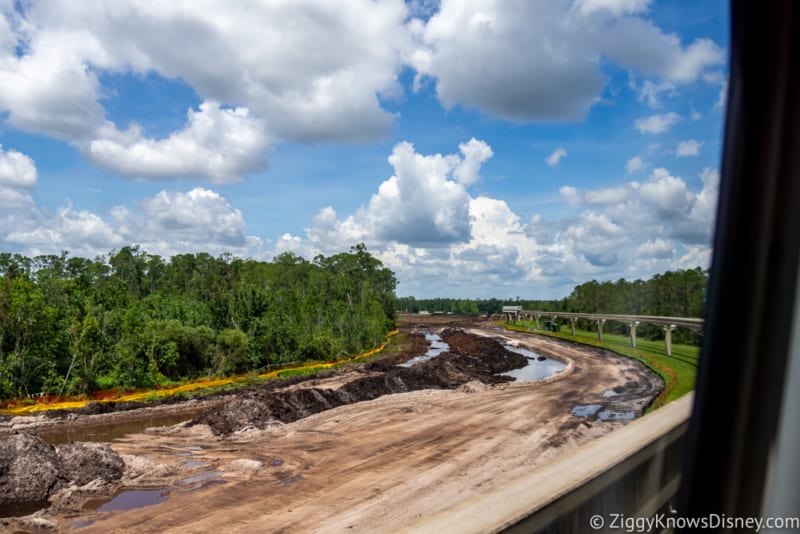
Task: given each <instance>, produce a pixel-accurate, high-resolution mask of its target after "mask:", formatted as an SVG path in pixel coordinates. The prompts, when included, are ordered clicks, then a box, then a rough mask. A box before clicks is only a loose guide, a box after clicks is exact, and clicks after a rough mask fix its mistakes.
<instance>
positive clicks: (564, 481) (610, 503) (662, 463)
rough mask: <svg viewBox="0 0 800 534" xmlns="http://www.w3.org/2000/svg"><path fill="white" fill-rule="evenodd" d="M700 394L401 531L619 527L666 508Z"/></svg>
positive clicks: (432, 533) (564, 530)
mask: <svg viewBox="0 0 800 534" xmlns="http://www.w3.org/2000/svg"><path fill="white" fill-rule="evenodd" d="M693 397H694V394H693V393H689V394H687V395H684V396H683V397H681V398H680V399H678V400H677V401H674V402H672V403H670V404H667V405H666V406H664V407H662V408H660V409H658V410H656V411H654V412H651V413H649V414H647V415H645V416H643V417H641V418H639V419H636V420H634V421H632V422H630V423H628V424H627V425H625V426H623V427H620V428H618V429H616V430H614V431H612V432H610V433H608V434H606V435H604V436H602V437H600V438H598V439H595V440H593V441H590V442H588V443H586V444H585V445H583V446H581V447H579V448H577V449H574V450H572V451H568V452H566V453H564V454H562V455H561V456H559V457H557V458H554V459H552V460H551V461H549V462H547V463H546V464H544V465H542V466H541V467H538V468H536V469H534V470H533V471H531V472H530V473H528V474H527V475H524V476H522V477H520V478H518V479H515V480H512V481H510V482H507V483H505V484H502V485H500V486H498V487H497V488H495V489H493V490H490V491H488V492H487V493H483V494H480V495H477V496H475V497H473V498H471V499H469V500H467V501H465V502H463V503H461V504H459V505H457V506H455V507H453V508H450V509H448V510H445V511H443V512H441V513H439V514H437V515H434V516H432V517H430V518H427V519H423V520H422V521H421V522H419V523H417V524H415V525H413V526H411V527H410V528H408V529H407V530H405V531H403V532H409V533H410V532H414V533H417V534H419V533H429V534H441V533H442V532H459V533H487V532H510V533H526V534H528V533H538V532H562V533H576V534H578V533H580V534H583V533H586V532H614V531H619V530H620V529H619V528H616V529H615V528H613V522H614V521H615V520H616V521H619V520H620V518H622V517H625V518H650V517H653V516H654V514H656V513H659V512H661V511H664V510H666V509H667V507H668V505H669V504H670V503H671V502H673V499H674V498H675V495H676V494H677V492H678V488H679V485H680V473H681V466H682V453H683V448H684V444H685V436H686V430H687V428H688V425H689V417H690V415H691V410H692V401H693Z"/></svg>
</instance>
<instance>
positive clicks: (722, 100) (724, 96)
mask: <svg viewBox="0 0 800 534" xmlns="http://www.w3.org/2000/svg"><path fill="white" fill-rule="evenodd" d="M727 103H728V81H727V80H725V81H724V82H722V87H721V88H720V90H719V97H718V98H717V101H716V102H715V103H714V108H713V109H715V110H717V109H725V105H726V104H727Z"/></svg>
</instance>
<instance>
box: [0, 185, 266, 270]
mask: <svg viewBox="0 0 800 534" xmlns="http://www.w3.org/2000/svg"><path fill="white" fill-rule="evenodd" d="M25 209H26V210H27V211H24V210H23V211H20V210H17V212H15V213H12V214H11V216H10V220H9V221H8V222H7V224H4V225H2V224H0V229H2V231H3V233H4V240H5V242H6V243H10V244H13V245H14V246H15V247H17V248H20V249H21V250H22V251H23V252H24V253H26V254H28V255H38V254H52V253H58V252H60V251H61V250H68V251H70V252H71V253H72V254H73V255H79V256H85V257H94V256H96V255H99V254H105V253H107V252H108V251H109V250H111V249H113V248H119V247H121V246H125V245H132V244H139V245H141V246H142V248H143V249H144V250H146V251H147V252H150V253H153V254H160V255H162V256H172V255H174V254H178V253H186V252H189V253H195V252H199V251H205V252H209V253H212V254H221V253H223V252H231V253H234V254H237V255H244V254H248V255H249V254H253V253H255V252H257V250H258V249H259V247H260V246H261V240H260V239H259V238H257V237H253V236H248V235H246V233H245V223H244V218H243V216H242V213H241V211H239V210H238V209H236V208H234V207H233V206H231V205H230V203H229V202H228V201H227V200H226V199H225V198H224V197H222V196H221V195H220V194H219V193H216V192H214V191H211V190H208V189H204V188H195V189H192V190H190V191H187V192H185V193H183V192H168V191H161V192H160V193H158V194H157V195H155V196H154V197H150V198H146V199H143V200H141V201H140V202H139V204H138V205H137V206H124V205H118V206H115V207H114V208H113V209H112V210H111V212H110V214H109V215H108V216H106V217H104V216H102V215H99V214H96V213H92V212H90V211H87V210H76V209H74V208H73V207H72V206H71V205H67V206H66V207H60V208H58V209H57V210H56V212H55V213H54V214H53V213H49V212H48V211H47V210H41V209H38V208H36V207H33V206H32V205H31V204H28V205H27V206H25Z"/></svg>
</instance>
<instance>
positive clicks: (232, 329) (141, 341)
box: [0, 244, 396, 398]
mask: <svg viewBox="0 0 800 534" xmlns="http://www.w3.org/2000/svg"><path fill="white" fill-rule="evenodd" d="M395 286H396V280H395V276H394V273H392V271H390V270H389V269H386V268H384V267H383V265H382V264H381V262H380V261H379V260H377V259H375V258H374V257H372V256H371V255H370V254H369V253H368V252H367V250H366V248H365V247H364V245H363V244H362V245H357V246H355V247H353V248H351V249H350V252H348V253H341V254H337V255H335V256H331V257H323V256H318V257H316V258H314V260H313V261H307V260H305V259H303V258H300V257H298V256H295V255H293V254H291V253H285V254H282V255H280V256H278V257H277V258H275V260H274V261H272V262H261V261H255V260H242V259H239V258H235V257H233V256H231V255H222V256H220V257H217V258H215V257H212V256H211V255H209V254H205V253H199V254H182V255H177V256H174V257H172V258H171V259H164V258H161V257H159V256H157V255H153V254H148V253H147V252H145V251H143V250H140V249H139V248H138V247H124V248H122V249H121V250H119V251H111V252H110V253H109V254H107V255H104V256H100V257H97V258H95V259H94V260H89V259H86V258H80V257H68V254H67V253H66V252H65V253H62V254H61V255H46V256H37V257H34V258H27V257H25V256H21V255H19V254H9V253H0V398H9V397H13V396H20V395H25V394H31V393H35V392H45V393H52V394H59V393H78V392H88V391H91V390H95V389H105V388H110V387H133V386H152V385H156V384H158V383H161V382H163V381H167V380H174V379H179V378H190V377H196V376H202V375H210V374H216V375H225V374H231V373H236V372H242V371H246V370H250V369H257V368H263V367H264V366H266V365H267V364H273V363H281V362H286V361H295V360H302V359H330V358H333V357H335V356H336V355H337V354H341V353H344V354H354V353H357V352H359V351H362V350H364V349H367V348H369V347H372V346H374V345H377V344H379V343H380V342H381V340H382V339H383V337H384V336H385V335H386V333H387V332H388V331H389V330H390V329H392V328H393V326H394V321H395V304H396V303H395V295H394V289H395Z"/></svg>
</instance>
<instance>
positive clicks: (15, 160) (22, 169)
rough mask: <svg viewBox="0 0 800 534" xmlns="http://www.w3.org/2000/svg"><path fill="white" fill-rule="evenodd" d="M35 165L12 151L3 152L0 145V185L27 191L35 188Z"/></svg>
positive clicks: (21, 154) (24, 156)
mask: <svg viewBox="0 0 800 534" xmlns="http://www.w3.org/2000/svg"><path fill="white" fill-rule="evenodd" d="M36 182H37V174H36V164H35V163H34V162H33V160H32V159H31V158H30V157H28V156H26V155H25V154H23V153H22V152H17V151H16V150H14V149H9V150H3V145H0V185H4V186H8V187H19V188H25V189H29V188H32V187H35V186H36Z"/></svg>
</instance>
